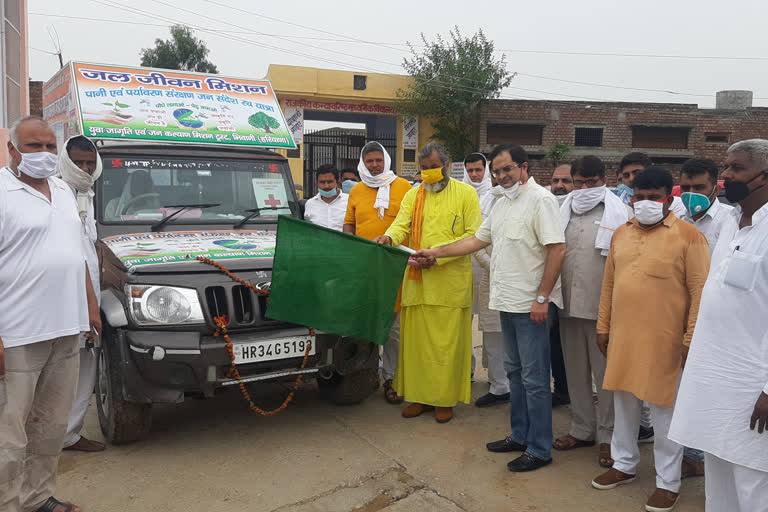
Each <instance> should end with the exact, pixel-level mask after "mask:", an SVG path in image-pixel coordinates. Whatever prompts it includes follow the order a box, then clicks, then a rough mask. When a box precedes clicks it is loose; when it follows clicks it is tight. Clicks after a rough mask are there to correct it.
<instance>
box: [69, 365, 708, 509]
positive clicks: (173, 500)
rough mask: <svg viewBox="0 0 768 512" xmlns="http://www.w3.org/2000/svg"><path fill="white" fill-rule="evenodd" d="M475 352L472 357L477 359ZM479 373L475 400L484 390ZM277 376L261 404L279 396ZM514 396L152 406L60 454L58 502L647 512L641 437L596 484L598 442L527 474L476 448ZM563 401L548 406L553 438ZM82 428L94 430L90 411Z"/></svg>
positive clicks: (700, 499) (649, 474) (564, 419)
mask: <svg viewBox="0 0 768 512" xmlns="http://www.w3.org/2000/svg"><path fill="white" fill-rule="evenodd" d="M478 359H479V358H478ZM484 379H485V376H484V375H482V374H481V375H479V376H478V382H475V383H474V384H473V398H475V397H477V396H480V395H481V394H483V393H485V392H486V391H487V389H488V387H487V383H486V382H484ZM282 396H284V388H283V387H282V386H281V385H277V384H272V385H270V387H269V388H268V389H262V390H261V392H260V393H259V396H258V399H257V401H258V402H259V403H261V404H262V405H267V406H268V405H272V404H275V403H277V404H279V403H280V400H281V399H282ZM508 411H509V406H508V405H502V406H496V407H492V408H490V409H477V408H475V407H471V406H468V405H461V406H459V407H458V408H457V409H456V418H455V419H454V420H453V421H452V422H450V423H448V424H444V425H441V424H438V423H436V422H435V420H434V418H433V417H432V416H431V415H424V416H422V417H419V418H414V419H409V420H406V419H403V418H401V417H400V407H399V406H392V405H389V404H387V403H386V402H384V400H383V398H382V397H381V395H380V392H378V393H377V394H376V395H375V396H373V397H371V398H369V399H368V400H367V401H365V402H364V403H363V404H361V405H358V406H351V407H337V406H334V405H332V404H330V403H328V402H324V401H322V400H321V399H320V398H319V397H318V396H317V391H316V389H315V388H314V386H313V385H307V387H306V388H305V389H304V390H303V391H301V392H300V393H299V394H298V395H297V399H296V400H295V402H294V403H293V404H292V405H291V406H290V407H289V408H288V409H287V410H286V411H284V412H283V413H282V414H280V415H278V416H276V417H272V418H262V417H259V416H256V415H254V414H253V413H251V412H250V411H248V408H247V407H246V404H245V403H244V402H243V400H242V398H241V397H240V396H239V395H237V394H235V393H227V394H224V395H222V396H220V397H218V398H217V399H215V400H190V401H188V402H186V403H184V404H182V405H180V406H175V407H157V408H156V409H155V416H154V426H153V431H152V434H151V436H150V437H149V439H147V440H145V441H142V442H138V443H135V444H132V445H128V446H112V447H109V448H108V450H107V451H106V452H104V453H101V454H83V453H72V452H65V453H64V455H63V456H62V458H61V462H60V477H59V492H58V493H57V494H58V496H59V498H60V499H67V500H72V501H74V502H76V503H78V504H80V505H81V506H83V507H85V509H86V512H107V511H121V512H145V511H148V510H158V511H163V512H182V511H184V512H188V511H225V510H226V511H229V510H248V511H257V512H262V511H263V512H377V511H384V512H412V511H418V512H438V511H439V512H456V511H471V512H496V511H538V512H549V511H568V512H580V511H584V512H586V511H590V512H591V511H595V510H604V511H610V512H623V511H641V510H644V509H643V504H644V503H645V500H646V499H647V497H648V495H649V494H650V493H651V492H652V491H653V488H654V486H655V485H654V478H653V470H652V466H651V464H652V457H653V453H652V447H651V446H650V445H643V447H642V450H641V451H642V456H643V464H642V467H641V468H640V471H639V478H638V479H637V480H636V481H635V483H633V484H630V485H627V486H624V487H621V488H619V489H616V490H613V491H596V490H594V489H592V488H591V487H590V485H589V482H590V480H591V478H593V477H594V476H595V475H597V474H599V473H600V472H601V471H602V470H601V468H600V467H599V466H598V465H597V449H596V448H585V449H578V450H574V451H572V452H565V453H558V452H555V454H554V456H555V461H554V463H553V464H552V465H550V466H548V467H547V468H544V469H541V470H539V471H536V472H533V473H528V474H512V473H510V472H509V471H507V469H506V463H507V462H508V461H509V460H511V457H510V456H508V455H507V454H491V453H489V452H487V451H486V450H485V447H484V444H485V443H486V442H487V441H492V440H496V439H500V438H502V437H503V436H504V435H506V433H507V428H508V419H507V418H508ZM567 424H568V410H567V408H559V409H556V410H555V414H554V426H555V433H556V434H563V433H565V432H566V431H567ZM86 435H88V436H92V437H94V438H96V439H100V438H101V436H100V433H99V428H98V424H97V420H96V414H95V408H94V407H91V410H90V411H89V416H88V418H87V422H86ZM676 510H677V511H679V512H693V511H703V510H704V481H703V479H702V478H697V479H693V480H686V481H684V482H683V488H682V497H681V499H680V503H679V505H678V507H677V509H676Z"/></svg>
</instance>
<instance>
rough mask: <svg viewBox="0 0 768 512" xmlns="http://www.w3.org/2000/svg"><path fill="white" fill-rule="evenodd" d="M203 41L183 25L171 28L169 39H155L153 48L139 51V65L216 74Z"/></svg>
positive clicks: (216, 71) (216, 70)
mask: <svg viewBox="0 0 768 512" xmlns="http://www.w3.org/2000/svg"><path fill="white" fill-rule="evenodd" d="M208 52H209V50H208V47H207V46H206V45H205V41H203V40H201V39H198V38H196V37H195V36H194V35H193V34H192V30H190V28H189V27H185V26H184V25H174V26H172V27H171V38H170V39H168V40H165V41H163V40H162V39H155V47H154V48H144V49H143V50H141V65H142V66H146V67H150V68H161V69H178V70H181V71H197V72H199V73H218V72H219V70H218V69H217V68H216V66H215V65H214V64H213V63H212V62H211V61H209V60H208V59H207V57H208Z"/></svg>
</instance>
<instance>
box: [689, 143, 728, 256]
mask: <svg viewBox="0 0 768 512" xmlns="http://www.w3.org/2000/svg"><path fill="white" fill-rule="evenodd" d="M719 172H720V171H719V170H718V168H717V164H716V163H715V162H714V161H713V160H710V159H709V158H691V159H690V160H687V161H686V162H685V163H684V164H683V166H682V168H681V172H680V192H681V193H682V194H681V197H680V199H682V201H683V205H684V206H685V210H686V212H685V215H684V216H683V220H685V221H687V222H690V223H691V224H693V225H694V226H696V227H697V228H699V231H701V232H702V233H703V234H704V236H705V237H706V238H707V242H708V243H709V253H710V254H712V252H714V250H715V246H716V245H717V239H718V237H719V236H720V231H721V229H722V225H723V222H725V220H726V219H727V218H728V217H729V216H730V213H731V210H733V207H732V206H728V205H727V204H723V203H721V202H720V201H718V200H717V195H718V192H719V191H720V187H719V186H718V185H717V175H718V173H719Z"/></svg>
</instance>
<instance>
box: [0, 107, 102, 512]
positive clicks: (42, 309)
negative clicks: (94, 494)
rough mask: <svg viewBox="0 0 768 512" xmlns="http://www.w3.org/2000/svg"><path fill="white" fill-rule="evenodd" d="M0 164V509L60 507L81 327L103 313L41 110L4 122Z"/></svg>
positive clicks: (94, 324)
mask: <svg viewBox="0 0 768 512" xmlns="http://www.w3.org/2000/svg"><path fill="white" fill-rule="evenodd" d="M8 151H9V153H10V157H11V164H10V166H9V167H5V168H3V169H2V170H0V289H2V290H3V292H2V293H0V510H4V511H10V512H20V511H21V510H25V511H27V510H40V511H44V512H47V511H51V512H64V511H65V510H74V511H75V512H79V511H80V508H78V507H74V506H67V505H64V504H63V503H61V502H59V501H57V500H56V499H55V498H53V492H54V490H55V487H56V470H57V466H58V460H59V454H60V452H61V447H62V444H63V442H64V437H65V435H66V433H67V418H68V417H69V414H70V411H71V409H72V402H73V399H74V396H75V388H76V386H77V374H78V363H79V359H78V338H79V335H80V333H81V332H86V333H89V334H90V336H89V337H90V339H93V336H94V335H100V332H101V319H100V315H99V306H98V302H97V299H96V295H95V293H94V290H93V286H92V285H91V279H90V277H89V274H88V269H87V267H86V258H85V255H84V254H83V248H82V229H83V227H82V222H81V220H80V216H79V215H78V207H77V202H76V200H75V195H74V194H73V193H72V190H71V189H70V188H69V186H67V185H66V184H65V183H64V182H63V181H61V180H59V179H57V178H54V177H52V176H53V174H54V172H55V171H56V161H57V160H56V135H55V134H54V133H53V130H51V128H50V127H49V126H48V124H47V123H46V122H45V121H43V120H42V119H40V118H36V117H27V118H24V119H21V120H19V121H16V122H15V123H14V124H13V126H11V129H10V142H9V143H8Z"/></svg>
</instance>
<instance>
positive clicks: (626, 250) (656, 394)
mask: <svg viewBox="0 0 768 512" xmlns="http://www.w3.org/2000/svg"><path fill="white" fill-rule="evenodd" d="M634 185H635V188H634V190H635V194H634V196H633V197H632V205H633V208H634V211H635V218H634V219H632V220H631V221H630V222H628V223H627V224H625V225H624V226H622V227H620V228H619V229H618V230H617V231H616V233H615V234H614V235H613V241H612V243H611V249H610V252H609V254H608V260H607V262H606V267H605V277H604V278H603V289H602V294H601V297H600V312H599V315H598V321H597V336H598V345H599V346H600V349H601V351H602V352H603V354H605V355H606V356H607V357H608V365H607V369H606V372H605V379H604V381H603V388H604V389H607V390H612V391H614V407H615V418H616V419H615V425H614V431H613V439H612V442H611V454H612V455H613V459H614V461H615V462H614V464H613V467H612V468H611V469H610V470H608V471H607V472H606V473H604V474H602V475H600V476H598V477H597V478H595V479H594V480H593V481H592V486H593V487H595V488H597V489H613V488H614V487H616V486H618V485H622V484H626V483H629V482H631V481H633V480H634V478H635V470H636V468H637V465H638V463H639V461H640V452H639V449H638V446H637V431H638V427H639V422H640V405H641V403H642V402H643V401H646V402H648V403H649V404H650V407H651V415H652V417H653V424H654V429H655V434H656V437H655V441H654V448H653V451H654V462H655V466H656V491H655V492H654V493H653V494H652V495H651V497H650V498H649V500H648V503H647V504H646V510H654V511H656V510H661V511H664V510H671V509H672V507H674V505H675V503H676V502H677V499H678V496H679V490H680V467H681V463H682V458H683V447H682V446H681V445H679V444H677V443H675V442H674V441H671V440H669V439H668V437H667V433H668V431H669V425H670V422H671V421H672V407H673V405H674V403H675V396H676V394H677V385H678V381H679V377H680V372H681V368H682V366H683V365H684V364H685V357H686V355H687V354H688V347H689V345H690V343H691V336H692V335H693V328H694V326H695V323H696V316H697V314H698V310H699V298H700V297H701V291H702V288H703V287H704V282H705V281H706V278H707V273H708V272H709V249H708V246H707V240H706V238H705V237H704V235H702V234H701V233H700V232H699V231H698V230H697V229H695V228H694V227H693V226H692V225H691V224H688V223H687V222H684V221H682V220H680V219H678V218H677V217H676V216H675V214H674V213H672V212H670V210H669V209H670V206H671V204H672V196H671V192H672V185H673V181H672V176H671V175H670V174H669V172H667V171H666V170H664V169H662V168H659V167H648V168H646V169H645V170H644V171H643V172H641V173H640V174H638V175H637V177H636V178H635V182H634Z"/></svg>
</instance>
